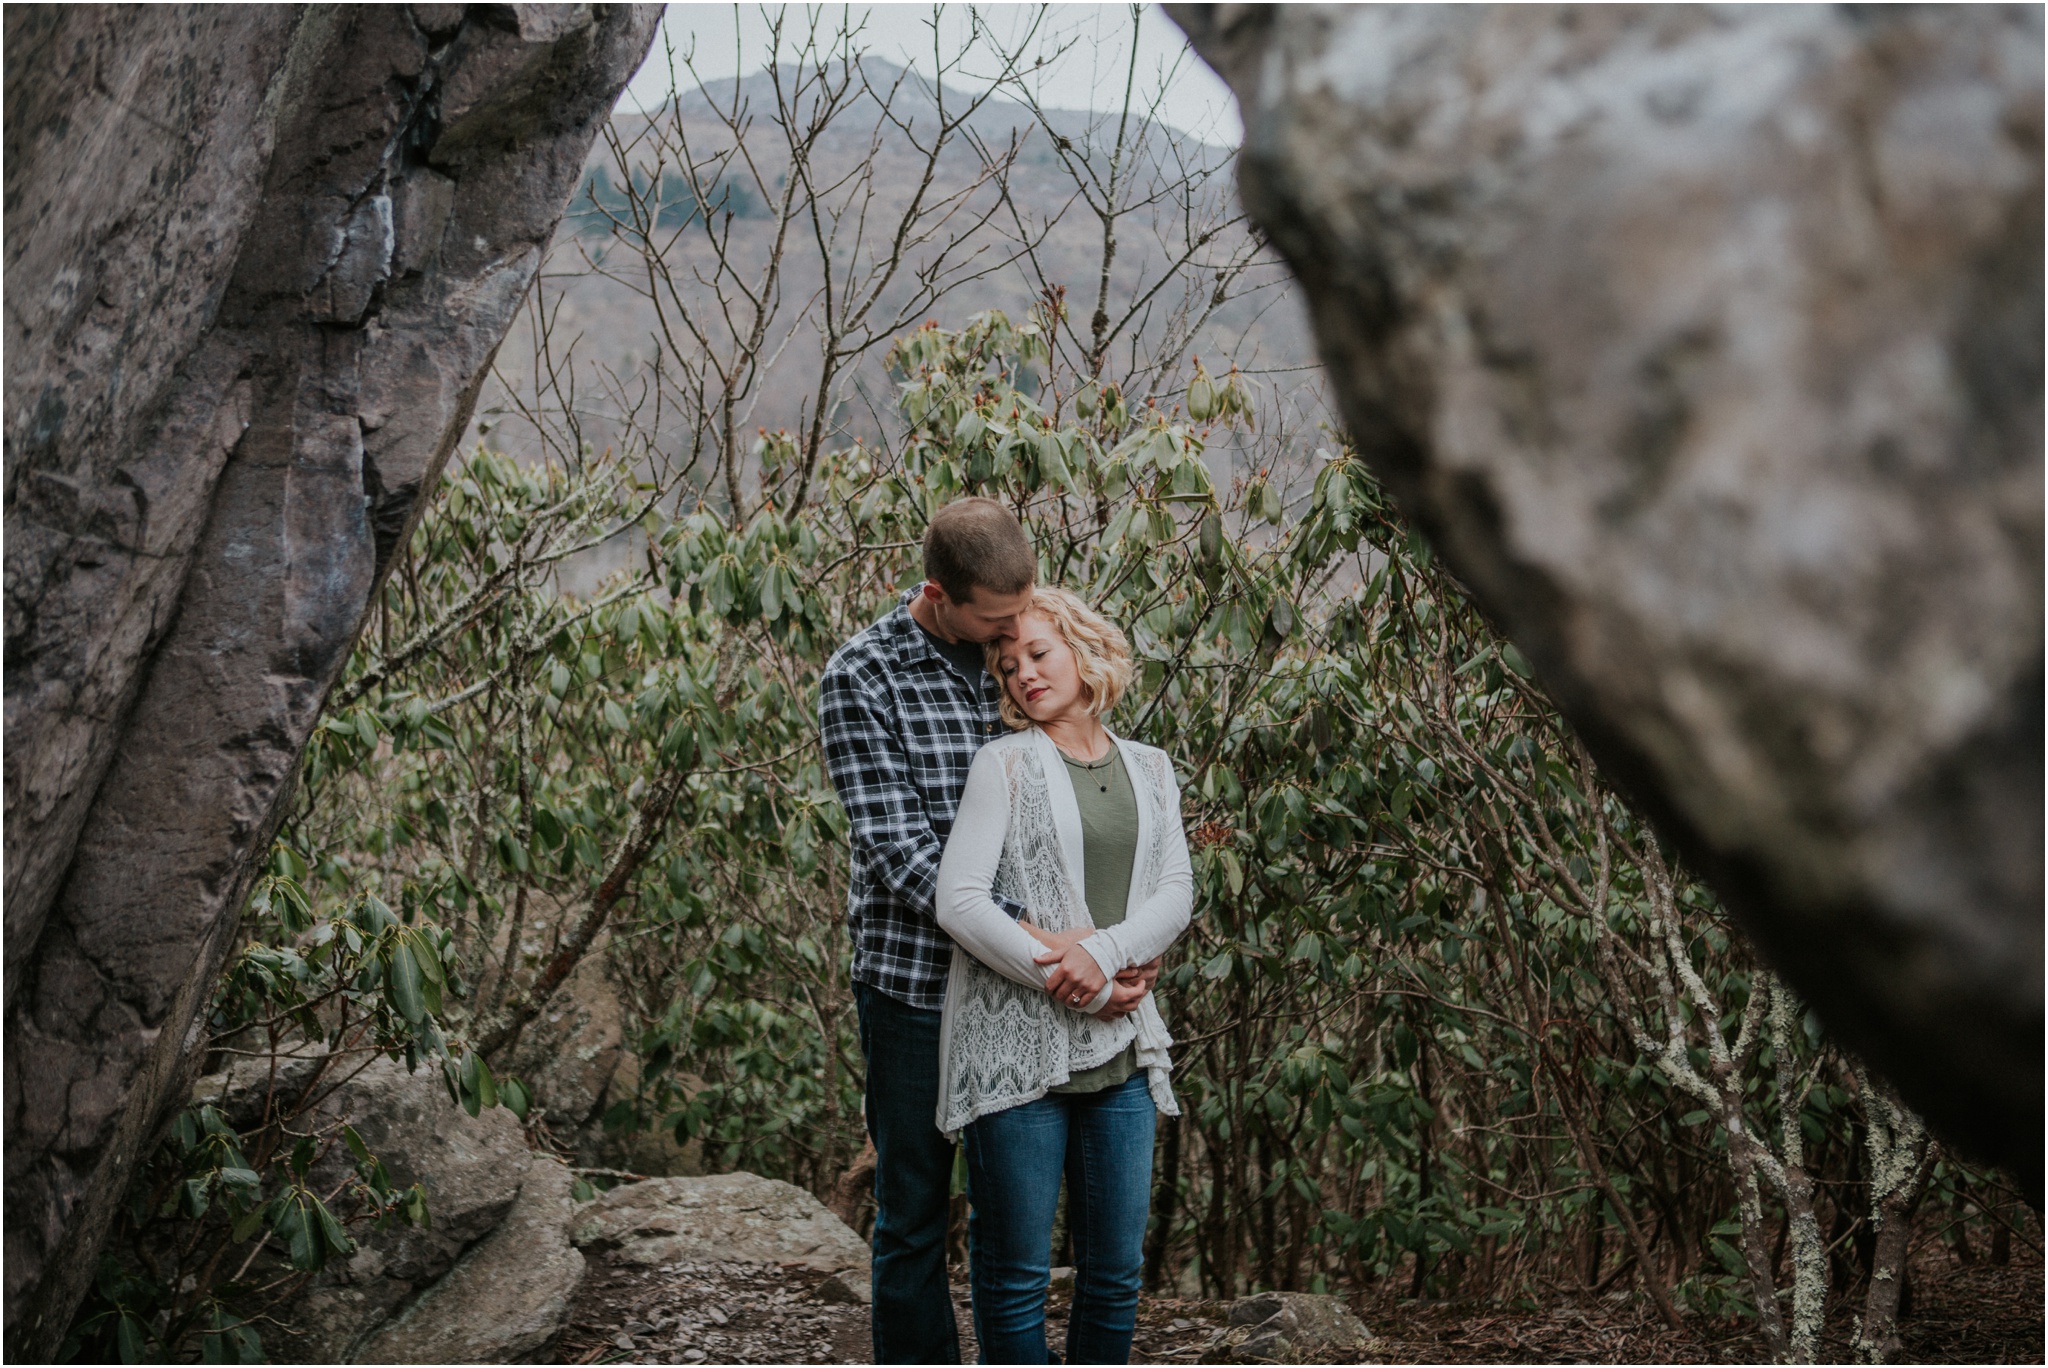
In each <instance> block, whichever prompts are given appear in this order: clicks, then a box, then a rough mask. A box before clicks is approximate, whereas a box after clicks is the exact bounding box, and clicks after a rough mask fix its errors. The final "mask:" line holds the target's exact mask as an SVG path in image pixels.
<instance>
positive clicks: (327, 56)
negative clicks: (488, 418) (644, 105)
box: [5, 5, 659, 1358]
mask: <svg viewBox="0 0 2048 1368" xmlns="http://www.w3.org/2000/svg"><path fill="white" fill-rule="evenodd" d="M658 10H659V7H657V6H626V5H538V6H524V5H478V6H461V5H413V6H404V5H377V6H296V7H295V6H245V7H238V8H237V7H226V8H223V7H213V6H204V5H165V6H154V7H149V8H147V9H141V10H132V11H130V10H109V9H104V8H89V7H70V6H34V5H18V6H12V7H10V8H9V9H8V10H7V13H6V17H5V40H6V41H5V52H6V95H5V100H6V117H5V140H6V171H5V176H6V209H5V213H6V219H5V227H6V247H5V253H6V280H5V283H6V290H7V296H8V311H7V320H6V324H5V328H6V333H5V342H6V370H5V398H6V418H5V467H6V470H5V473H6V665H7V668H6V700H7V712H6V749H7V767H6V817H7V820H6V834H5V841H6V870H7V872H6V910H5V917H6V956H5V962H6V980H5V982H6V1001H7V1013H8V1017H7V1027H6V1042H7V1043H6V1050H7V1056H6V1063H7V1068H6V1118H7V1130H6V1136H7V1149H6V1184H7V1203H6V1260H5V1263H6V1291H7V1293H8V1298H7V1307H8V1310H7V1333H8V1343H9V1347H10V1350H11V1351H12V1352H13V1353H14V1354H15V1355H16V1356H20V1357H34V1358H46V1357H48V1355H49V1353H50V1352H51V1350H52V1349H54V1347H55V1344H56V1340H57V1337H58V1336H59V1335H60V1334H61V1332H62V1329H63V1327H64V1323H65V1320H66V1318H67V1317H68V1315H69V1312H70V1309H71V1307H72V1306H74V1305H75V1304H76V1301H77V1297H78V1295H79V1293H80V1292H81V1290H82V1288H83V1286H84V1280H85V1278H86V1277H87V1276H89V1273H90V1270H91V1269H92V1267H93V1264H94V1260H95V1256H96V1252H97V1246H98V1241H99V1239H100V1234H101V1232H102V1230H103V1229H104V1226H105V1219H106V1215H107V1213H108V1212H109V1211H110V1210H111V1208H112V1204H113V1203H114V1202H115V1201H116V1200H118V1197H119V1194H120V1192H121V1190H122V1188H123V1187H124V1186H125V1175H126V1173H127V1171H128V1170H129V1168H130V1167H131V1166H132V1164H133V1162H134V1159H135V1156H136V1154H137V1152H138V1151H139V1149H140V1148H141V1147H142V1146H143V1145H144V1144H146V1143H147V1142H148V1140H149V1138H150V1136H151V1133H152V1131H153V1128H154V1126H155V1125H156V1123H157V1121H158V1118H159V1114H160V1110H161V1106H162V1104H163V1103H164V1101H165V1100H166V1099H167V1098H170V1097H172V1096H174V1095H176V1094H177V1093H178V1092H179V1091H180V1088H179V1086H178V1078H179V1075H180V1070H181V1067H182V1065H181V1059H182V1056H183V1054H184V1052H185V1048H186V1046H187V1044H188V1040H187V1037H188V1034H189V1032H190V1030H191V1029H192V1027H193V1023H194V1020H195V1014H196V1012H197V1009H198V1007H199V1006H200V1005H201V1004H202V1003H203V1002H204V1000H205V996H206V993H207V991H208V989H209V988H210V986H211V983H212V980H213V978H214V975H215V973H216V972H217V969H218V967H219V964H220V962H221V958H222V956H223V955H224V954H225V953H226V950H227V945H228V938H229V936H230V934H231V932H232V924H233V919H234V915H235V911H236V909H237V908H238V906H239V903H240V901H241V897H242V894H243V891H244V889H245V888H246V885H247V880H248V878H249V875H250V872H251V868H252V865H253V862H254V860H255V859H256V858H257V857H259V856H260V854H261V853H262V851H263V850H264V848H265V847H266V845H267V844H268V840H269V837H270V834H271V832H272V831H273V830H274V829H275V825H276V822H277V819H278V804H279V803H280V801H281V799H282V796H283V795H284V794H285V793H286V791H287V790H288V787H289V784H290V779H291V775H292V772H293V769H294V767H295V766H296V764H297V761H298V757H299V754H300V751H301V749H302V747H303V745H304V743H305V740H306V738H307V736H308V734H309V732H310V730H311V728H312V726H313V725H314V722H315V721H316V719H317V717H318V714H319V710H320V707H321V704H322V702H323V701H324V699H325V697H326V695H327V691H328V689H329V687H330V686H331V685H332V683H333V681H334V678H335V676H336V674H337V673H338V671H339V670H340V668H341V666H342V664H343V662H344V661H345V659H346V657H347V653H348V650H349V647H350V644H351V643H352V642H353V640H354V638H355V634H356V631H357V629H358V627H359V626H360V624H361V622H362V620H363V617H364V614H365V612H366V610H367V606H368V604H369V602H370V599H371V596H372V593H373V591H374V589H375V586H376V584H377V582H378V580H379V578H380V577H381V575H382V574H383V572H384V570H385V569H386V568H387V566H388V564H389V561H390V559H391V554H392V552H393V550H394V549H395V548H396V547H397V546H398V545H400V544H401V542H402V539H403V538H404V537H405V536H407V535H408V534H409V532H410V529H411V526H412V522H413V519H414V516H415V514H416V511H417V508H418V504H419V496H420V494H421V493H422V491H423V490H425V489H427V488H429V487H430V486H431V484H432V482H433V481H434V480H435V479H436V478H437V477H438V474H439V472H440V469H441V466H442V464H443V462H444V461H445V460H446V458H447V455H448V452H449V450H450V448H451V446H452V445H453V443H454V442H455V440H456V438H457V436H458V435H459V433H460V431H461V429H462V426H463V424H464V423H465V422H466V421H467V417H468V413H469V410H470V406H471V405H472V403H473V402H474V398H475V393H476V389H477V387H478V385H479V384H480V383H481V380H482V377H483V375H484V373H485V371H486V368H487V366H488V363H489V360H490V358H491V356H492V354H493V352H494V351H495V349H496V347H497V344H498V342H499V340H500V339H501V338H502V336H503V334H504V331H505V329H506V327H507V326H508V324H509V323H510V320H511V318H512V314H513V311H514V309H515V308H516V307H517V305H518V303H519V300H520V299H521V297H522V295H523V294H524V292H525V289H526V286H527V284H528V282H529V281H530V280H531V278H532V276H533V273H534V271H535V269H536V267H537V264H538V261H539V257H540V253H541V250H542V249H543V247H544V246H545V244H546V242H547V240H548V238H549V236H550V235H551V233H552V231H553V229H554V226H555V223H556V221H557V219H558V218H559V217H560V215H561V212H562V209H563V206H564V205H565V204H566V202H567V200H568V196H569V194H570V193H571V192H572V190H573V188H574V185H575V181H576V177H577V175H578V174H579V172H580V169H581V166H582V162H583V159H584V156H585V154H586V152H587V150H588V148H589V146H590V143H591V141H592V139H593V138H594V137H595V134H596V132H597V129H598V128H599V127H600V126H601V124H602V122H603V120H604V119H605V118H606V116H607V115H608V114H609V112H610V109H611V105H612V102H613V100H614V99H615V98H616V96H617V93H618V91H619V89H620V88H621V87H622V85H623V84H624V82H625V80H626V79H627V77H628V76H630V74H631V73H632V71H633V69H634V67H635V66H636V65H637V64H638V62H639V60H640V58H641V56H642V54H643V53H644V52H645V49H646V45H647V43H648V40H649V39H650V38H651V36H652V33H653V28H654V25H655V22H656V18H657V15H658Z"/></svg>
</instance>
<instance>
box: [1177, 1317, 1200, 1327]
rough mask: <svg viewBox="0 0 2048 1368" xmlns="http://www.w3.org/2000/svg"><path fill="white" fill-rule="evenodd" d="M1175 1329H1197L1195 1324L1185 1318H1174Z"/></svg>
mask: <svg viewBox="0 0 2048 1368" xmlns="http://www.w3.org/2000/svg"><path fill="white" fill-rule="evenodd" d="M1173 1328H1174V1329H1176V1330H1192V1329H1194V1328H1195V1323H1194V1322H1193V1321H1191V1320H1188V1319H1186V1318H1184V1317H1180V1316H1176V1317H1174V1321H1173Z"/></svg>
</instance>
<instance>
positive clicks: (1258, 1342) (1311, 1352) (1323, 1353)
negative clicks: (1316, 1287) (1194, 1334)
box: [1223, 1292, 1373, 1363]
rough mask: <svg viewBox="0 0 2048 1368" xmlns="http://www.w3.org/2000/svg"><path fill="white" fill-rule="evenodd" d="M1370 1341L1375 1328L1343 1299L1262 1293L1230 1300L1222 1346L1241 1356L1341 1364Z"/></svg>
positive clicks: (1289, 1293)
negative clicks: (1227, 1324)
mask: <svg viewBox="0 0 2048 1368" xmlns="http://www.w3.org/2000/svg"><path fill="white" fill-rule="evenodd" d="M1372 1340H1373V1333H1372V1331H1370V1330H1368V1329H1366V1327H1365V1322H1364V1321H1362V1320H1360V1319H1359V1318H1358V1317H1357V1316H1355V1315H1353V1314H1352V1313H1351V1308H1350V1307H1348V1306H1346V1305H1345V1304H1344V1299H1343V1298H1342V1297H1332V1296H1324V1295H1320V1294H1316V1293H1310V1292H1260V1293H1257V1294H1255V1295H1253V1296H1249V1297H1239V1298H1238V1299H1237V1300H1236V1301H1234V1302H1232V1303H1231V1305H1230V1329H1229V1331H1228V1333H1227V1334H1225V1336H1224V1338H1223V1344H1224V1347H1225V1348H1227V1349H1228V1350H1229V1351H1230V1352H1231V1354H1232V1355H1233V1357H1237V1358H1247V1359H1263V1360H1269V1361H1272V1362H1275V1363H1289V1362H1295V1361H1301V1360H1306V1361H1308V1362H1313V1363H1321V1362H1343V1361H1344V1358H1345V1356H1347V1355H1352V1354H1356V1353H1358V1352H1359V1351H1361V1350H1363V1349H1365V1348H1366V1347H1367V1346H1368V1345H1370V1344H1371V1343H1372Z"/></svg>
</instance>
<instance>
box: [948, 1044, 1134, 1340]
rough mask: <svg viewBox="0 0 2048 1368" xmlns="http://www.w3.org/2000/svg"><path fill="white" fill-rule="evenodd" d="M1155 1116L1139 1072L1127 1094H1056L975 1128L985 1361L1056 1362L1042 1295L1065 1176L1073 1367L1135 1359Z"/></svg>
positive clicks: (970, 1158) (972, 1162)
mask: <svg viewBox="0 0 2048 1368" xmlns="http://www.w3.org/2000/svg"><path fill="white" fill-rule="evenodd" d="M1157 1119H1158V1117H1157V1112H1156V1111H1155V1109H1154V1107H1153V1105H1152V1094H1151V1092H1150V1090H1149V1089H1148V1088H1147V1086H1146V1075H1145V1072H1144V1070H1142V1069H1141V1070H1139V1071H1138V1072H1137V1073H1136V1074H1133V1075H1132V1076H1131V1078H1130V1079H1129V1080H1128V1081H1126V1082H1124V1083H1123V1084H1121V1085H1120V1086H1118V1087H1114V1088H1109V1089H1105V1090H1104V1091H1102V1092H1096V1093H1049V1094H1047V1095H1046V1096H1044V1097H1041V1098H1039V1099H1038V1100H1037V1101H1036V1102H1027V1103H1025V1104H1024V1105H1023V1106H1021V1107H1011V1108H1010V1109H1009V1110H1008V1111H1000V1112H995V1113H993V1114H992V1115H989V1116H984V1117H982V1118H980V1119H979V1120H977V1121H975V1122H973V1123H971V1124H970V1125H969V1126H968V1127H967V1135H966V1143H967V1190H968V1194H969V1197H970V1200H971V1201H972V1202H973V1204H974V1214H973V1217H972V1219H971V1220H970V1221H969V1223H968V1247H969V1251H970V1253H971V1254H972V1257H973V1264H974V1268H973V1286H974V1333H975V1336H976V1338H978V1339H979V1340H980V1341H981V1356H982V1362H984V1363H1048V1362H1051V1360H1050V1359H1049V1358H1048V1357H1047V1354H1046V1343H1045V1294H1046V1289H1047V1288H1048V1287H1049V1286H1050V1284H1051V1281H1052V1222H1053V1216H1054V1214H1055V1212H1056V1211H1057V1210H1058V1207H1059V1197H1060V1178H1061V1176H1062V1175H1064V1176H1065V1178H1066V1181H1067V1229H1068V1230H1069V1231H1070V1232H1071V1234H1072V1236H1073V1240H1074V1306H1073V1312H1072V1314H1071V1315H1070V1316H1069V1318H1068V1321H1067V1362H1069V1363H1126V1362H1129V1360H1130V1356H1131V1330H1132V1328H1133V1327H1134V1326H1135V1325H1136V1323H1137V1318H1138V1289H1139V1286H1140V1284H1141V1283H1142V1280H1143V1274H1144V1265H1145V1254H1144V1245H1145V1217H1146V1214H1147V1212H1148V1211H1149V1210H1150V1208H1151V1203H1152V1131H1153V1127H1154V1125H1155V1124H1156V1122H1157Z"/></svg>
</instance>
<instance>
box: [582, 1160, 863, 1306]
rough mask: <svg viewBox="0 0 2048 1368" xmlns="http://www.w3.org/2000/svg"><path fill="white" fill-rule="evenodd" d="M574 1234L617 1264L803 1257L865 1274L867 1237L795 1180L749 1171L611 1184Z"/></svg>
mask: <svg viewBox="0 0 2048 1368" xmlns="http://www.w3.org/2000/svg"><path fill="white" fill-rule="evenodd" d="M570 1238H571V1239H573V1240H574V1241H575V1242H576V1245H577V1246H578V1247H579V1248H581V1249H585V1250H588V1251H591V1252H593V1253H602V1254H604V1255H606V1256H607V1257H608V1258H609V1259H610V1261H611V1262H613V1263H614V1264H672V1263H706V1262H720V1263H763V1264H801V1265H803V1266H804V1267H806V1268H815V1269H819V1270H821V1271H824V1272H832V1273H838V1272H849V1273H852V1274H854V1275H856V1276H858V1277H859V1278H860V1279H861V1280H862V1281H863V1282H864V1281H866V1279H867V1271H868V1246H867V1242H866V1241H865V1240H863V1239H861V1238H860V1236H858V1235H856V1234H854V1233H853V1231H852V1230H851V1229H849V1228H848V1226H847V1224H846V1222H844V1221H842V1220H840V1219H839V1218H838V1217H837V1216H834V1215H833V1214H832V1213H831V1212H829V1211H827V1210H825V1208H824V1207H823V1206H822V1205H820V1204H819V1202H818V1199H817V1198H815V1197H813V1196H811V1194H810V1193H808V1192H806V1191H804V1190H803V1189H802V1188H800V1187H797V1186H795V1185H794V1184H791V1183H785V1182H782V1181H780V1180H778V1179H774V1178H763V1177H760V1176H759V1175H757V1174H752V1173H720V1174H715V1175H712V1176H710V1177H705V1178H651V1179H649V1180H648V1181H646V1182H644V1183H632V1184H629V1185H627V1186H625V1187H616V1188H613V1189H612V1190H611V1191H610V1192H607V1193H605V1194H604V1195H603V1196H602V1197H599V1198H598V1199H597V1200H596V1201H595V1202H593V1203H591V1204H590V1206H589V1207H588V1208H586V1209H585V1211H584V1212H583V1213H582V1214H581V1215H579V1216H578V1217H577V1218H576V1223H575V1225H574V1226H573V1227H572V1228H571V1231H570Z"/></svg>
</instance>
